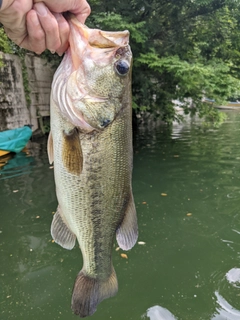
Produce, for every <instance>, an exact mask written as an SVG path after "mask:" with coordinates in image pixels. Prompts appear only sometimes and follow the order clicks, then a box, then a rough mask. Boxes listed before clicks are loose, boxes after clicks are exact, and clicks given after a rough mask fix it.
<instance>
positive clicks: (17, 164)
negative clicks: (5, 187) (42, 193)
mask: <svg viewBox="0 0 240 320" xmlns="http://www.w3.org/2000/svg"><path fill="white" fill-rule="evenodd" d="M33 161H34V157H32V156H30V155H26V153H24V152H20V153H17V154H14V155H11V158H10V159H8V161H7V162H6V164H5V165H4V166H2V167H1V170H0V180H4V179H10V178H13V177H17V176H19V175H23V174H29V173H30V172H31V168H32V165H33Z"/></svg>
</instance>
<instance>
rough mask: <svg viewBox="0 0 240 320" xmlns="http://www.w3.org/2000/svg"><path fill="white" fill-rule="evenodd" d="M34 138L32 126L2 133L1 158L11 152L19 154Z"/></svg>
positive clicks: (0, 135)
mask: <svg viewBox="0 0 240 320" xmlns="http://www.w3.org/2000/svg"><path fill="white" fill-rule="evenodd" d="M31 136H32V130H31V128H30V126H24V127H20V128H16V129H11V130H6V131H2V132H0V156H5V155H6V154H8V153H10V152H15V153H18V152H20V151H22V150H23V149H24V147H25V146H26V144H27V143H28V141H29V139H30V138H31Z"/></svg>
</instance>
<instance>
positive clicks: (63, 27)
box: [52, 12, 70, 56]
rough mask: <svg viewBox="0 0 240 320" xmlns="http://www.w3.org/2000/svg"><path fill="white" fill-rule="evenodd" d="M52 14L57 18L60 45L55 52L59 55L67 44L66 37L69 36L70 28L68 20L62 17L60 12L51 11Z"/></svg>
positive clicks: (65, 48)
mask: <svg viewBox="0 0 240 320" xmlns="http://www.w3.org/2000/svg"><path fill="white" fill-rule="evenodd" d="M52 14H53V15H54V17H55V19H56V20H57V23H58V29H59V35H60V40H61V45H60V47H59V48H58V49H57V50H56V52H57V53H58V54H59V55H60V56H61V55H62V54H63V53H64V52H65V51H66V50H67V48H68V46H69V43H68V38H69V33H70V28H69V24H68V22H67V21H66V19H65V18H64V17H63V15H62V14H60V13H55V12H52Z"/></svg>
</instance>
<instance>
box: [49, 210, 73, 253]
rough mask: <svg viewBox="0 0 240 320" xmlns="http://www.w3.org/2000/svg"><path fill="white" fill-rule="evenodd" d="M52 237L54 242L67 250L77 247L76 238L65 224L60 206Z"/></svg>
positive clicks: (52, 227)
mask: <svg viewBox="0 0 240 320" xmlns="http://www.w3.org/2000/svg"><path fill="white" fill-rule="evenodd" d="M51 235H52V238H53V240H54V241H55V242H56V243H57V244H59V245H60V246H62V247H63V248H65V249H68V250H71V249H72V248H73V247H74V246H75V241H76V236H75V234H74V233H72V231H71V230H70V229H69V227H68V226H67V224H66V223H65V222H64V219H63V217H62V216H61V210H60V208H59V206H58V208H57V211H56V213H55V214H54V216H53V221H52V225H51Z"/></svg>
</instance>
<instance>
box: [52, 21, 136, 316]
mask: <svg viewBox="0 0 240 320" xmlns="http://www.w3.org/2000/svg"><path fill="white" fill-rule="evenodd" d="M68 22H69V25H70V36H69V49H68V50H67V52H66V53H65V56H64V58H63V60H62V62H61V64H60V66H59V67H58V69H57V71H56V72H55V74H54V78H53V82H52V90H51V102H50V119H51V120H50V122H51V123H50V126H51V131H50V134H49V138H48V157H49V162H50V164H52V163H54V179H55V187H56V196H57V200H58V207H57V210H56V213H55V214H54V216H53V220H52V224H51V235H52V238H53V240H54V242H56V243H57V244H59V245H60V246H62V247H63V248H65V249H68V250H71V249H72V248H73V247H74V246H75V242H76V240H77V241H78V244H79V247H80V249H81V252H82V257H83V266H82V269H81V270H80V272H79V273H78V275H77V277H76V280H75V283H74V287H73V292H72V301H71V308H72V310H73V312H74V313H75V314H76V315H79V316H80V317H81V318H84V317H87V316H90V315H92V314H93V313H94V312H95V311H96V309H97V306H98V304H99V303H100V302H101V301H102V300H104V299H106V298H109V297H112V296H114V295H115V294H116V293H117V291H118V281H117V276H116V272H115V270H114V267H113V264H112V250H113V244H114V240H115V237H116V240H117V243H118V245H119V247H120V248H121V249H123V250H130V249H131V248H132V247H133V246H134V245H135V243H136V241H137V238H138V226H137V215H136V208H135V204H134V198H133V193H132V167H133V147H132V107H131V101H132V97H131V72H132V52H131V48H130V45H129V32H128V31H127V30H125V31H119V32H118V31H115V32H110V31H102V30H99V29H90V28H88V27H87V26H86V25H83V24H81V23H80V22H79V21H78V20H77V19H76V17H74V16H73V15H71V16H69V17H68Z"/></svg>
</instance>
